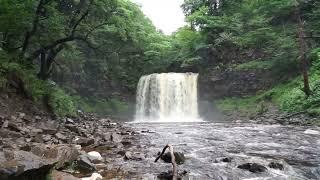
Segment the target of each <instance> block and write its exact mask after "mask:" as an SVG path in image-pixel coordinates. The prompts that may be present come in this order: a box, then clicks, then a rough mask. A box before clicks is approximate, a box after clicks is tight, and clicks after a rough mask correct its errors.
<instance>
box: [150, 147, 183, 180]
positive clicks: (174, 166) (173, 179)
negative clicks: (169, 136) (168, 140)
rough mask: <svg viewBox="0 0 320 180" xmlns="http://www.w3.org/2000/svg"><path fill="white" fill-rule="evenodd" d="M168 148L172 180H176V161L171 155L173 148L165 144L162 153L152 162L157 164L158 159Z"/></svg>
mask: <svg viewBox="0 0 320 180" xmlns="http://www.w3.org/2000/svg"><path fill="white" fill-rule="evenodd" d="M167 148H169V150H170V155H171V164H172V180H177V177H178V170H177V163H176V159H175V156H174V153H173V147H172V146H171V145H169V144H167V145H166V146H165V147H164V148H163V150H162V152H161V153H160V155H159V156H158V157H157V158H156V160H155V161H154V162H157V161H158V160H159V158H160V157H161V156H162V155H163V154H164V153H165V151H166V149H167Z"/></svg>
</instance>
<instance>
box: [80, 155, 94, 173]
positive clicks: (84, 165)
mask: <svg viewBox="0 0 320 180" xmlns="http://www.w3.org/2000/svg"><path fill="white" fill-rule="evenodd" d="M77 169H79V170H80V171H81V172H84V173H92V172H94V171H95V170H96V168H95V166H94V164H93V163H92V162H91V159H90V156H89V155H88V154H82V155H80V156H79V158H78V160H77Z"/></svg>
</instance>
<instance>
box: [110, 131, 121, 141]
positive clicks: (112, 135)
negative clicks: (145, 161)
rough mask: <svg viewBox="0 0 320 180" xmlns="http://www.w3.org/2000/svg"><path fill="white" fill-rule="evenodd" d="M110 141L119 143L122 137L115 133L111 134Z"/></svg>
mask: <svg viewBox="0 0 320 180" xmlns="http://www.w3.org/2000/svg"><path fill="white" fill-rule="evenodd" d="M111 141H113V142H116V143H119V142H121V141H122V137H121V136H120V135H119V134H117V133H112V134H111Z"/></svg>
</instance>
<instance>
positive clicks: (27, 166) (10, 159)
mask: <svg viewBox="0 0 320 180" xmlns="http://www.w3.org/2000/svg"><path fill="white" fill-rule="evenodd" d="M54 164H55V162H53V161H49V160H46V159H43V158H41V157H39V156H36V155H34V154H32V153H30V152H26V151H11V152H10V153H8V152H0V179H1V180H9V179H10V180H24V179H31V178H33V177H35V176H37V177H38V178H39V179H41V177H42V178H43V179H45V176H46V175H47V174H48V172H49V171H50V169H51V168H52V167H53V166H54Z"/></svg>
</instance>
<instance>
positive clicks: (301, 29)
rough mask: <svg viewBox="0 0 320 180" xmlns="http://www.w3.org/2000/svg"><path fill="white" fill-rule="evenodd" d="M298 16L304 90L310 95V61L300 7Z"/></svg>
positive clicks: (297, 11) (297, 12)
mask: <svg viewBox="0 0 320 180" xmlns="http://www.w3.org/2000/svg"><path fill="white" fill-rule="evenodd" d="M296 16H297V21H298V32H297V33H298V41H299V61H300V69H301V73H302V76H303V91H304V93H305V94H306V96H307V97H308V96H310V94H311V90H310V85H309V76H308V62H307V56H306V53H307V43H306V41H305V39H304V37H305V36H306V35H305V30H304V22H303V20H302V17H301V11H300V9H299V8H297V10H296Z"/></svg>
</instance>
